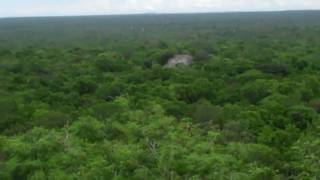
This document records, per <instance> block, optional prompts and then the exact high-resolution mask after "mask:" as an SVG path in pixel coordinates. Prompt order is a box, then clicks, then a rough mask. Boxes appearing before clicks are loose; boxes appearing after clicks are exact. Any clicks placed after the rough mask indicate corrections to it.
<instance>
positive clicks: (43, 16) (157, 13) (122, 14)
mask: <svg viewBox="0 0 320 180" xmlns="http://www.w3.org/2000/svg"><path fill="white" fill-rule="evenodd" d="M313 11H320V9H283V10H239V11H232V10H231V11H203V12H201V11H198V12H192V11H190V12H137V13H119V14H117V13H110V14H102V13H101V14H100V13H99V14H66V15H39V16H38V15H34V16H0V19H19V18H55V17H56V18H60V17H92V16H132V15H187V14H232V13H272V12H280V13H281V12H313Z"/></svg>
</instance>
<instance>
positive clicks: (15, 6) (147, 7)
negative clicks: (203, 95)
mask: <svg viewBox="0 0 320 180" xmlns="http://www.w3.org/2000/svg"><path fill="white" fill-rule="evenodd" d="M0 7H1V9H0V17H1V18H6V17H43V16H87V15H129V14H146V13H154V14H171V13H174V14H176V13H177V14H180V13H221V12H259V11H262V12H265V11H294V10H320V1H316V0H304V1H301V0H291V1H290V0H264V1H262V0H233V1H232V0H185V1H183V0H170V1H169V0H91V1H88V0H55V1H54V0H46V1H43V0H42V1H41V0H3V1H1V2H0Z"/></svg>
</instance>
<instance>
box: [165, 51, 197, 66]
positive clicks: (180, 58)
mask: <svg viewBox="0 0 320 180" xmlns="http://www.w3.org/2000/svg"><path fill="white" fill-rule="evenodd" d="M192 63H193V57H192V56H190V55H186V54H179V55H175V56H174V57H173V58H171V59H169V60H168V62H167V64H166V65H165V66H164V67H165V68H176V67H178V66H180V65H182V66H189V65H191V64H192Z"/></svg>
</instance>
